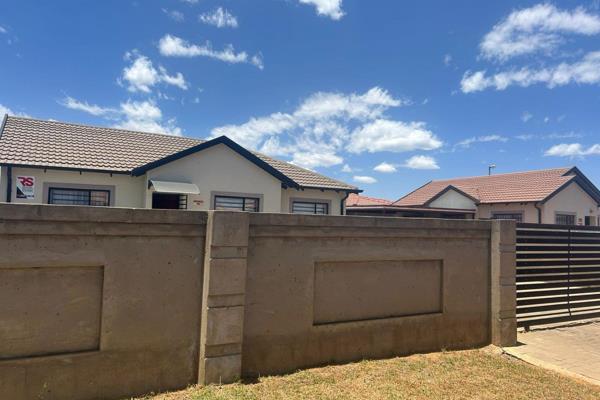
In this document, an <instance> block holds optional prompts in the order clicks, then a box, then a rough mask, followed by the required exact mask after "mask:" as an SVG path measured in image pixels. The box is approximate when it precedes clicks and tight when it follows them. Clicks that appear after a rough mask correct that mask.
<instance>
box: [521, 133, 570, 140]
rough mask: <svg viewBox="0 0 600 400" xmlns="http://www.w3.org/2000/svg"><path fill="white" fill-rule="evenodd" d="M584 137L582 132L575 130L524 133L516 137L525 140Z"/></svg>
mask: <svg viewBox="0 0 600 400" xmlns="http://www.w3.org/2000/svg"><path fill="white" fill-rule="evenodd" d="M580 137H582V135H581V134H579V133H575V132H565V133H549V134H543V135H533V134H524V135H517V136H515V138H517V139H519V140H523V141H528V140H533V139H542V140H556V139H574V138H580Z"/></svg>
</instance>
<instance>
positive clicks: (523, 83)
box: [461, 51, 600, 93]
mask: <svg viewBox="0 0 600 400" xmlns="http://www.w3.org/2000/svg"><path fill="white" fill-rule="evenodd" d="M571 83H577V84H598V83H600V51H594V52H590V53H587V54H586V55H585V56H584V57H583V58H582V59H580V60H579V61H576V62H573V63H567V62H563V63H560V64H558V65H555V66H553V67H546V68H530V67H523V68H520V69H513V70H508V71H503V72H499V73H496V74H493V75H489V76H488V75H487V74H486V71H477V72H470V71H467V72H466V73H465V74H464V76H463V78H462V81H461V90H462V91H463V92H464V93H471V92H478V91H482V90H485V89H488V88H494V89H496V90H505V89H506V88H508V87H509V86H513V85H515V86H520V87H528V86H531V85H535V84H545V85H546V86H547V87H548V88H550V89H552V88H555V87H558V86H565V85H568V84H571Z"/></svg>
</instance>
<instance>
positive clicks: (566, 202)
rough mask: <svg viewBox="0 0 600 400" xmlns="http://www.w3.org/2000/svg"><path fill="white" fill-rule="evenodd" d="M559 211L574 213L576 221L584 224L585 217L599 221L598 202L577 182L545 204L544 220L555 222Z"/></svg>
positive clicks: (545, 221)
mask: <svg viewBox="0 0 600 400" xmlns="http://www.w3.org/2000/svg"><path fill="white" fill-rule="evenodd" d="M557 213H563V214H574V215H575V222H576V223H577V224H578V225H583V224H585V217H593V218H592V220H594V219H595V220H596V221H597V217H598V204H597V203H596V202H595V201H594V199H592V198H591V197H590V196H589V195H588V194H587V193H586V192H585V191H584V190H583V189H581V187H580V186H579V185H578V184H577V183H571V184H570V185H568V186H567V187H566V188H564V189H563V190H561V191H560V192H559V193H557V194H556V196H554V197H552V198H551V199H550V200H548V202H547V203H546V204H544V208H543V222H544V223H546V224H553V223H554V222H555V221H556V214H557ZM596 223H597V222H596ZM596 223H595V224H596ZM595 224H594V225H595Z"/></svg>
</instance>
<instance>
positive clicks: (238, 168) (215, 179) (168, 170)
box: [145, 144, 281, 213]
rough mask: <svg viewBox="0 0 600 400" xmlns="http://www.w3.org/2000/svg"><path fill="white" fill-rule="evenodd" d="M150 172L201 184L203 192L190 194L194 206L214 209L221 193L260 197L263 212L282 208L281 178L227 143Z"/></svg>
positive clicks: (150, 176)
mask: <svg viewBox="0 0 600 400" xmlns="http://www.w3.org/2000/svg"><path fill="white" fill-rule="evenodd" d="M146 176H147V179H148V180H150V179H156V180H159V181H174V182H185V183H193V184H195V185H196V186H198V188H199V189H200V194H199V195H190V196H189V197H188V209H191V210H209V209H211V208H212V204H211V196H212V195H213V194H215V193H220V194H230V195H232V196H235V195H239V196H242V195H243V196H247V197H258V198H259V199H260V210H261V211H262V212H277V213H278V212H281V181H280V180H279V179H277V178H275V177H274V176H272V175H271V174H269V173H268V172H266V171H265V170H263V169H262V168H260V167H258V166H256V165H254V164H253V163H251V162H250V161H248V160H247V159H245V158H244V157H242V156H241V155H239V154H238V153H236V152H235V151H233V150H231V149H230V148H229V147H227V146H225V145H223V144H219V145H216V146H214V147H210V148H208V149H205V150H202V151H200V152H198V153H194V154H191V155H189V156H186V157H183V158H180V159H179V160H175V161H172V162H170V163H168V164H165V165H162V166H160V167H158V168H155V169H152V170H150V171H148V172H147V173H146ZM146 187H147V186H146ZM145 193H146V203H145V204H146V207H147V208H150V207H151V206H152V192H151V191H150V190H146V192H145Z"/></svg>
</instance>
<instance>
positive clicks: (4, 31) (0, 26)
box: [0, 25, 8, 33]
mask: <svg viewBox="0 0 600 400" xmlns="http://www.w3.org/2000/svg"><path fill="white" fill-rule="evenodd" d="M0 33H8V30H7V29H6V28H5V27H3V26H2V25H0Z"/></svg>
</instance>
